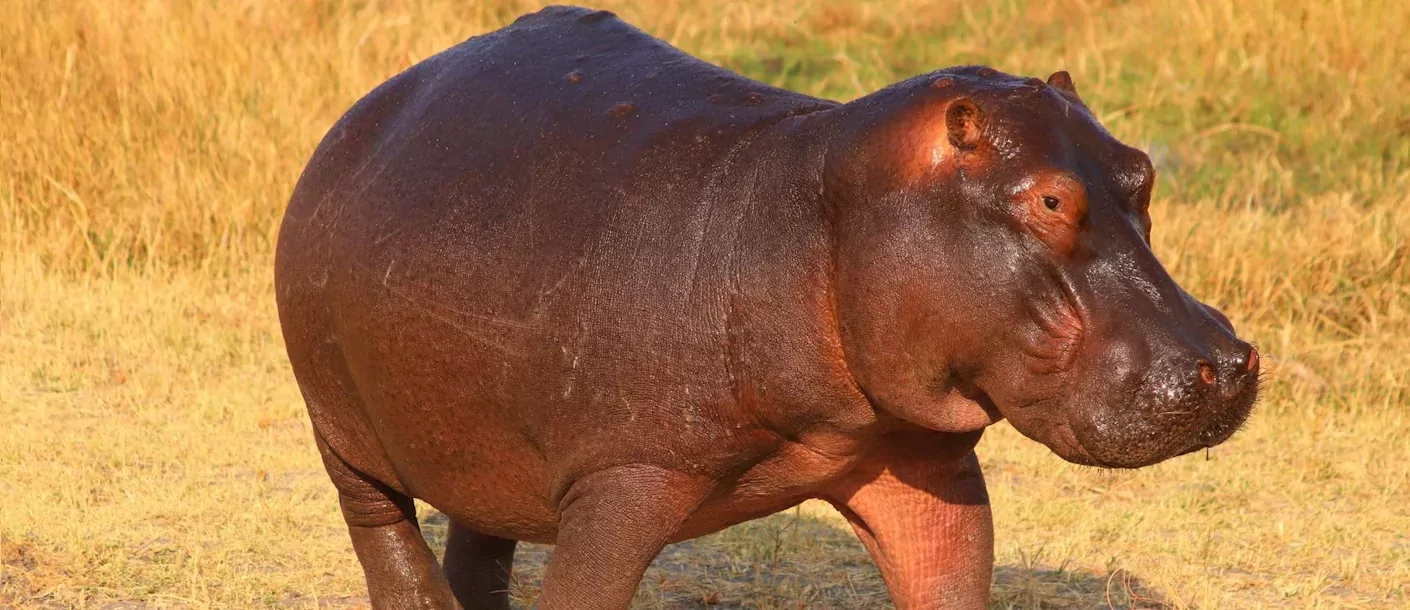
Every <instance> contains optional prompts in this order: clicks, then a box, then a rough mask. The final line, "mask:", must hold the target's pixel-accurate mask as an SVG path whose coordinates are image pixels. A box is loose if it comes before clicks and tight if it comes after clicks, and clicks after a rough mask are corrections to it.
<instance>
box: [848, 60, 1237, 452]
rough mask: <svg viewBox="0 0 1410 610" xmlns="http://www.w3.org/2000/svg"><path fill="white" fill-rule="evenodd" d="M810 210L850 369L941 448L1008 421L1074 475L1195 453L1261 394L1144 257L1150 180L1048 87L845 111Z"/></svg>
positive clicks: (977, 88) (920, 88)
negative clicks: (951, 435) (1076, 469)
mask: <svg viewBox="0 0 1410 610" xmlns="http://www.w3.org/2000/svg"><path fill="white" fill-rule="evenodd" d="M833 121H835V122H833V123H832V125H833V130H832V131H831V132H830V133H832V134H833V136H832V138H831V140H830V141H829V143H828V152H827V159H826V163H825V169H824V186H823V191H824V198H825V200H826V203H827V210H828V213H829V214H830V219H831V221H832V226H833V233H834V235H833V237H834V242H835V243H834V247H835V257H836V268H835V274H836V282H837V284H836V290H837V292H836V299H837V316H838V324H839V327H840V333H841V337H842V348H843V353H844V354H845V358H846V360H847V365H848V367H849V368H850V369H851V371H852V374H853V376H854V377H855V379H856V380H857V383H858V385H859V386H860V387H861V389H862V390H863V392H864V393H865V394H866V395H867V397H868V398H869V399H870V400H871V401H872V402H873V404H875V405H876V406H877V407H878V408H880V409H882V410H884V411H887V412H890V413H891V414H893V415H895V416H898V417H900V418H902V419H906V420H909V421H911V422H913V423H916V424H919V425H922V426H925V427H928V428H931V429H937V430H952V431H965V430H973V429H977V428H980V427H983V426H984V425H988V424H990V423H993V422H995V421H998V420H999V419H1001V418H1008V419H1009V420H1010V422H1011V423H1012V424H1013V426H1014V427H1015V428H1017V429H1018V430H1019V431H1020V432H1021V433H1023V434H1024V435H1025V436H1028V437H1030V438H1032V439H1034V440H1037V441H1039V442H1042V443H1043V444H1045V445H1047V446H1048V447H1049V448H1051V449H1052V450H1053V451H1054V452H1055V453H1057V454H1058V455H1059V456H1061V457H1063V458H1065V459H1067V460H1069V461H1072V462H1076V463H1080V464H1089V465H1098V466H1106V467H1123V468H1134V467H1139V466H1144V465H1148V464H1153V463H1156V462H1159V461H1161V460H1164V459H1167V458H1170V457H1173V456H1176V455H1180V454H1183V453H1188V452H1190V451H1194V450H1196V449H1200V448H1205V447H1211V446H1213V445H1216V444H1218V443H1221V442H1223V441H1224V440H1225V439H1227V438H1228V437H1229V436H1230V435H1231V434H1233V432H1234V431H1235V430H1236V429H1238V428H1239V426H1241V425H1242V424H1243V422H1244V421H1245V419H1246V418H1247V417H1248V415H1249V412H1250V410H1251V409H1252V408H1253V403H1254V400H1255V397H1256V396H1257V393H1258V373H1259V362H1258V353H1257V351H1255V350H1254V348H1253V347H1252V346H1250V345H1249V343H1247V342H1245V341H1242V340H1240V339H1239V338H1238V337H1236V336H1235V334H1234V329H1233V327H1232V325H1231V324H1230V323H1229V320H1228V319H1227V318H1226V317H1225V316H1224V315H1223V314H1221V313H1220V312H1219V311H1217V310H1215V309H1214V308H1212V307H1210V306H1208V305H1205V304H1203V303H1200V302H1199V301H1197V300H1195V298H1194V297H1192V296H1190V295H1189V294H1188V293H1186V292H1185V291H1184V290H1183V289H1181V288H1180V286H1178V285H1177V284H1176V283H1175V281H1174V280H1173V279H1171V277H1170V275H1169V274H1168V273H1167V272H1166V271H1165V269H1164V268H1163V267H1162V266H1161V264H1160V262H1159V261H1157V260H1156V258H1155V255H1154V254H1153V253H1152V252H1151V247H1150V232H1151V218H1150V214H1149V213H1148V209H1147V208H1148V206H1149V205H1150V199H1151V189H1152V187H1153V185H1154V182H1155V171H1154V168H1153V166H1152V164H1151V161H1150V158H1149V157H1147V156H1146V155H1145V153H1143V152H1141V151H1140V150H1137V149H1135V148H1132V147H1130V146H1127V145H1125V144H1122V143H1121V142H1119V141H1117V139H1116V138H1115V137H1113V136H1112V135H1111V134H1110V133H1108V132H1107V131H1106V130H1105V129H1104V128H1103V127H1102V125H1101V124H1100V123H1099V122H1098V121H1097V120H1096V118H1094V117H1093V115H1092V113H1091V112H1090V111H1089V110H1088V109H1087V107H1086V106H1085V105H1084V104H1083V103H1082V101H1081V100H1080V99H1079V98H1078V97H1077V93H1076V89H1075V87H1074V86H1073V85H1072V81H1071V79H1070V78H1069V77H1068V75H1067V74H1066V73H1065V72H1059V73H1057V74H1054V75H1053V76H1051V77H1050V78H1049V79H1048V80H1047V81H1043V80H1041V79H1037V78H1030V79H1023V78H1019V77H1014V76H1009V75H1006V74H1002V73H999V72H997V71H995V70H993V69H990V68H978V67H963V68H955V69H950V70H944V71H940V72H936V73H931V74H928V75H925V76H922V77H917V78H915V79H911V80H908V81H905V82H902V83H899V84H897V85H894V86H892V87H888V88H886V89H883V90H881V91H878V92H877V93H875V94H872V95H869V96H866V97H864V98H861V99H858V100H856V101H854V102H852V103H849V104H846V105H844V106H843V107H841V108H840V109H839V110H838V112H837V113H836V115H835V118H834V119H833Z"/></svg>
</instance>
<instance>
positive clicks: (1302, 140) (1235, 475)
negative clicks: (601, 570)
mask: <svg viewBox="0 0 1410 610" xmlns="http://www.w3.org/2000/svg"><path fill="white" fill-rule="evenodd" d="M0 5H3V6H0V14H5V15H22V16H23V18H20V19H15V18H7V19H3V20H0V561H3V564H0V565H3V570H4V572H3V574H0V607H5V606H6V605H7V604H9V605H18V606H21V607H30V606H33V607H101V606H102V604H104V603H107V602H109V601H112V600H139V601H142V602H144V603H146V604H148V605H151V606H154V607H162V606H179V607H219V608H245V607H251V606H269V605H278V604H285V605H295V606H297V605H308V604H312V603H314V599H315V597H317V598H319V599H322V600H324V601H327V600H328V599H332V600H334V601H347V600H349V599H351V600H353V601H352V602H351V603H355V602H356V598H357V597H358V596H360V595H362V583H361V578H360V572H359V570H358V568H357V566H356V564H355V562H354V559H353V555H352V553H351V550H350V548H349V546H348V543H347V541H346V535H345V533H344V531H343V528H342V524H341V522H340V520H339V518H338V515H337V508H336V502H335V500H334V499H333V493H332V488H331V486H330V485H329V484H328V483H327V482H326V479H325V478H324V477H323V475H322V473H321V471H320V467H319V464H318V460H317V455H316V452H315V451H314V449H313V447H312V443H311V442H310V441H311V438H310V434H309V431H308V429H307V424H306V422H305V419H304V415H303V411H302V405H301V403H300V401H299V398H298V392H297V388H296V387H295V386H294V384H293V382H292V376H291V374H290V373H289V371H288V367H287V363H286V362H285V359H284V356H283V352H282V347H281V345H280V342H279V339H278V328H277V322H276V318H275V315H274V306H273V299H272V296H271V294H270V277H269V276H270V267H271V264H270V263H271V245H272V243H273V240H274V237H275V234H276V230H277V225H278V219H279V214H280V212H281V211H282V208H283V206H284V204H285V202H286V201H287V198H288V195H289V192H290V190H291V189H292V185H293V183H294V181H295V180H296V179H297V177H298V174H299V171H300V170H301V168H302V166H303V164H304V162H305V161H306V159H307V156H308V154H309V153H310V152H311V150H312V148H313V146H314V145H315V144H316V143H317V141H318V139H319V137H321V135H322V133H323V131H324V130H326V129H327V128H328V126H329V125H330V124H331V123H332V122H333V121H334V120H335V119H336V118H337V116H338V115H339V114H340V113H341V112H342V110H343V109H345V108H346V107H347V106H348V105H350V104H351V103H352V102H353V101H354V100H356V99H357V98H358V97H359V96H361V95H362V94H363V93H364V92H366V91H367V90H368V89H370V88H371V87H373V86H374V85H376V84H377V83H378V82H380V81H381V80H383V79H385V78H386V77H387V76H390V75H391V74H393V73H395V72H397V71H399V70H401V69H403V68H405V67H407V66H409V65H410V64H411V63H414V62H415V61H418V60H419V59H421V58H424V57H426V56H428V55H430V54H432V53H434V52H436V51H439V50H440V49H443V48H445V47H446V46H449V45H451V44H454V43H456V42H458V41H460V40H462V39H464V38H466V37H468V36H471V35H473V34H476V33H480V32H484V31H486V30H488V29H492V28H493V27H496V26H498V25H500V24H503V23H505V22H507V21H509V20H511V19H513V18H514V17H515V16H517V15H519V14H521V13H523V12H526V11H529V10H532V9H533V8H535V6H536V5H533V4H532V3H517V2H509V1H503V0H493V1H490V2H464V1H452V0H409V1H405V2H390V1H382V2H377V1H370V0H369V1H362V2H351V1H350V2H331V1H320V0H314V1H309V0H300V1H298V2H293V1H290V2H274V1H270V0H243V1H236V2H197V1H192V0H188V1H178V0H149V1H144V2H130V3H114V2H104V1H99V0H71V1H68V2H56V1H54V2H51V1H43V0H5V1H3V2H0ZM600 6H603V7H605V8H611V9H614V10H617V12H619V13H620V14H621V15H623V16H624V17H626V18H628V19H629V20H630V21H632V22H633V23H635V24H637V25H639V26H641V27H643V28H644V29H646V30H647V31H649V32H651V33H653V34H656V35H658V36H661V37H663V38H666V39H668V40H669V41H671V42H672V43H674V44H676V45H678V46H680V47H682V48H684V49H686V50H687V51H690V52H692V53H695V54H697V55H700V56H702V57H704V58H706V59H708V60H711V61H715V62H717V63H720V64H723V65H726V66H729V67H731V68H733V69H736V70H739V71H742V72H744V73H745V74H747V75H749V76H752V77H754V78H758V79H760V80H763V81H766V82H769V83H773V84H777V85H781V86H787V87H791V88H794V89H797V90H800V91H804V92H807V93H811V94H814V95H822V96H827V97H832V98H836V99H842V100H845V99H850V98H853V97H856V96H858V95H862V94H864V93H866V92H869V91H871V90H874V89H876V88H879V87H881V86H884V85H886V84H889V83H891V82H894V81H896V80H899V79H901V78H904V77H907V76H911V75H913V74H916V73H920V72H924V71H928V70H931V69H935V68H938V67H945V66H950V65H955V64H962V63H985V64H989V65H993V66H995V67H998V68H1000V69H1003V70H1005V71H1009V72H1014V73H1021V74H1034V75H1039V76H1045V75H1046V74H1047V73H1049V72H1051V71H1054V70H1058V69H1067V70H1070V71H1071V72H1072V73H1073V75H1074V77H1075V79H1076V82H1077V86H1078V88H1079V90H1080V91H1081V92H1082V95H1083V97H1084V98H1085V99H1086V100H1087V101H1088V103H1089V104H1090V105H1091V106H1092V107H1093V108H1094V109H1095V110H1096V111H1097V113H1098V114H1099V115H1100V116H1102V117H1103V119H1104V120H1105V122H1106V124H1107V125H1108V126H1109V128H1110V129H1111V130H1112V131H1113V132H1114V133H1116V134H1117V135H1118V136H1119V137H1121V138H1123V139H1124V140H1126V141H1128V142H1131V143H1134V144H1138V145H1140V146H1142V147H1144V148H1146V149H1147V150H1149V151H1150V152H1151V153H1152V155H1153V156H1154V157H1155V158H1156V160H1157V163H1158V166H1159V169H1160V172H1161V182H1160V186H1159V189H1158V191H1157V201H1156V203H1155V207H1154V216H1155V227H1156V230H1155V245H1156V249H1157V251H1158V254H1160V255H1161V257H1162V258H1163V260H1165V262H1166V263H1167V266H1169V267H1170V268H1171V270H1172V271H1173V273H1174V274H1175V275H1176V276H1177V277H1178V278H1179V279H1180V280H1181V282H1182V284H1183V285H1184V286H1185V287H1186V288H1187V289H1188V290H1189V291H1190V292H1192V293H1193V294H1195V295H1197V296H1199V297H1201V298H1203V299H1205V300H1207V301H1209V302H1211V303H1213V304H1216V305H1218V306H1220V307H1221V308H1223V309H1224V310H1225V311H1227V312H1229V313H1230V314H1231V317H1232V318H1233V319H1234V322H1235V323H1236V324H1237V325H1238V326H1239V327H1240V329H1241V331H1242V333H1243V334H1246V335H1248V336H1251V337H1253V338H1254V339H1256V340H1257V341H1258V342H1259V344H1260V346H1261V348H1262V351H1263V353H1264V354H1265V355H1266V357H1267V362H1268V363H1269V369H1270V371H1271V376H1270V381H1269V384H1268V386H1267V392H1266V396H1267V399H1266V400H1265V401H1264V402H1263V403H1262V405H1261V408H1260V411H1259V413H1257V414H1256V415H1255V418H1254V420H1253V422H1252V423H1251V424H1250V425H1249V427H1248V428H1247V429H1246V430H1245V431H1243V432H1242V433H1240V435H1238V436H1236V437H1235V438H1234V439H1233V440H1232V441H1231V442H1229V443H1228V444H1226V445H1223V446H1221V447H1219V448H1216V449H1215V450H1214V451H1213V452H1212V454H1211V455H1210V456H1209V457H1210V459H1209V460H1208V461H1206V460H1205V457H1204V456H1201V455H1193V456H1188V457H1185V458H1182V459H1179V460H1175V461H1174V462H1172V463H1168V464H1163V465H1160V466H1157V467H1155V468H1151V469H1148V470H1143V471H1139V472H1135V473H1106V472H1099V471H1093V470H1089V469H1080V468H1076V467H1072V466H1069V465H1066V464H1064V463H1062V462H1061V461H1060V460H1058V459H1057V458H1055V457H1053V456H1052V455H1051V454H1050V453H1049V452H1048V451H1047V450H1046V449H1045V448H1043V447H1042V446H1040V445H1037V444H1035V443H1032V442H1030V441H1027V440H1024V439H1022V438H1020V437H1019V436H1018V435H1017V434H1016V433H1014V432H1013V431H1012V430H1011V429H1009V428H1007V427H1006V426H1002V425H1001V426H999V427H998V428H996V429H995V430H994V431H993V432H992V433H991V434H989V435H988V437H987V438H986V439H985V441H984V443H983V445H982V447H981V455H982V457H983V459H984V462H985V467H986V470H987V475H988V478H989V480H990V482H991V491H992V495H993V497H994V503H995V513H996V521H997V530H998V532H997V539H998V542H997V545H998V554H999V564H1000V570H999V577H998V582H997V583H996V588H995V591H996V597H995V602H994V604H995V605H996V606H997V607H1010V606H1012V607H1023V608H1029V607H1060V608H1061V607H1073V608H1090V607H1094V606H1097V607H1104V606H1105V605H1106V604H1107V600H1108V599H1109V598H1108V595H1109V594H1110V595H1111V597H1110V599H1111V601H1112V603H1113V604H1114V605H1116V606H1118V607H1124V606H1130V605H1134V606H1138V607H1149V606H1152V605H1162V604H1164V605H1170V606H1174V607H1202V608H1231V607H1233V608H1237V607H1260V606H1261V607H1269V606H1277V607H1282V606H1292V607H1343V606H1345V607H1364V608H1389V607H1400V606H1405V605H1410V588H1407V584H1406V583H1408V582H1410V567H1408V566H1410V511H1407V510H1406V508H1405V507H1406V506H1410V480H1408V477H1410V474H1407V472H1410V470H1407V468H1406V464H1410V422H1407V421H1406V419H1407V412H1410V409H1407V402H1410V393H1408V392H1407V388H1410V253H1408V252H1407V244H1406V241H1407V237H1408V236H1410V195H1407V193H1410V101H1407V100H1410V70H1407V69H1406V64H1405V61H1406V59H1405V58H1407V57H1410V37H1406V36H1404V27H1403V26H1404V25H1405V24H1406V23H1410V6H1407V5H1405V4H1403V3H1392V2H1373V1H1367V2H1354V1H1342V2H1312V1H1311V0H1282V1H1278V2H1273V1H1272V0H1262V1H1254V2H1236V1H1234V0H1214V1H1212V2H1193V1H1177V0H1165V1H1134V0H1133V1H1128V2H1101V1H1097V0H1088V1H1082V0H1053V1H1043V0H1032V1H1029V2H1020V1H1017V0H999V1H996V2H989V3H974V2H947V1H930V2H923V1H920V0H898V1H895V2H883V1H881V0H849V1H836V2H818V1H814V2H783V1H780V0H765V1H762V2H752V3H744V2H730V3H725V2H702V3H686V2H672V1H661V2H653V3H632V4H628V3H625V2H603V3H600ZM813 517H816V518H817V519H820V521H814V520H813ZM800 520H801V521H800ZM829 524H831V525H835V524H836V521H835V519H834V517H832V516H830V515H829V514H828V513H827V512H826V511H824V510H821V509H818V508H817V507H813V506H809V507H806V509H805V510H804V511H803V512H802V513H800V515H799V516H790V515H783V516H780V517H776V518H774V519H771V520H768V521H766V522H763V523H761V524H757V525H754V526H750V527H749V528H743V529H738V530H733V531H731V532H726V533H724V534H721V535H719V536H717V537H714V538H711V539H709V540H707V541H704V542H702V543H700V544H699V545H698V546H696V547H692V549H688V550H683V551H679V552H677V553H676V554H674V555H672V556H671V560H670V561H671V562H674V563H671V562H667V563H666V564H663V567H662V568H660V569H658V571H657V572H653V576H649V577H648V578H647V580H646V582H645V585H644V590H643V594H642V596H641V599H640V602H641V604H642V605H643V607H655V606H656V605H659V604H661V603H666V602H665V601H662V600H670V599H675V598H680V599H695V600H703V599H709V598H710V596H711V595H713V594H714V593H720V594H721V596H722V597H721V599H722V600H723V601H724V602H726V603H742V604H745V605H747V606H749V607H764V608H772V607H796V606H797V604H798V603H799V602H802V603H805V604H812V605H821V604H830V605H833V606H836V607H873V606H874V605H875V604H876V603H877V599H878V598H877V597H876V595H878V592H877V589H876V586H877V583H876V577H875V573H874V572H873V571H872V569H871V568H870V567H869V566H868V565H867V564H866V562H865V561H864V559H859V558H861V557H862V555H860V553H861V551H860V550H859V548H858V547H856V546H855V545H854V544H851V543H848V542H847V541H848V540H849V538H847V535H846V532H845V531H842V532H841V537H839V538H832V537H828V536H823V535H822V534H818V532H820V531H824V530H826V531H832V530H831V525H829ZM810 528H811V529H810ZM817 528H823V529H821V530H820V529H817ZM435 531H436V526H435V524H434V523H432V524H431V525H429V526H428V532H430V533H431V534H433V535H434V534H435ZM796 531H807V532H810V533H809V534H808V535H807V536H797V535H794V534H793V533H792V532H796ZM691 553H694V554H691ZM536 556H537V555H535V554H533V553H526V557H528V558H529V562H528V563H527V564H526V565H527V566H528V567H526V569H525V574H526V575H527V576H526V578H527V579H528V580H526V581H525V582H524V583H521V584H522V586H521V592H523V593H524V594H525V595H530V596H531V595H532V591H533V586H534V583H533V581H532V574H533V573H534V570H533V568H532V560H533V558H534V557H536ZM839 583H841V584H839ZM1128 585H1129V586H1130V588H1131V591H1130V592H1128V591H1127V586H1128ZM810 587H811V588H810ZM1145 598H1149V599H1153V600H1155V601H1140V599H1145ZM1133 600H1135V601H1133Z"/></svg>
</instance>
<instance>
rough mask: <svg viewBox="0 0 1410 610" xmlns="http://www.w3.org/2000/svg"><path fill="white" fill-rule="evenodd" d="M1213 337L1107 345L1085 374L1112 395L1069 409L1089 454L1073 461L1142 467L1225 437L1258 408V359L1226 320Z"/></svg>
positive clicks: (1075, 431) (1094, 385)
mask: <svg viewBox="0 0 1410 610" xmlns="http://www.w3.org/2000/svg"><path fill="white" fill-rule="evenodd" d="M1211 334H1212V335H1214V336H1213V337H1209V338H1207V339H1206V340H1205V341H1201V342H1199V343H1194V342H1180V343H1181V344H1180V345H1160V344H1158V343H1157V344H1156V345H1151V344H1150V343H1151V342H1145V343H1146V344H1145V345H1138V346H1132V345H1130V344H1129V343H1128V344H1126V345H1124V346H1123V345H1120V344H1118V345H1113V346H1109V347H1108V349H1107V350H1106V352H1107V353H1106V354H1105V357H1104V358H1103V359H1102V360H1103V361H1102V362H1100V363H1099V364H1097V366H1096V367H1094V370H1091V371H1090V372H1089V375H1088V376H1089V377H1090V378H1091V379H1089V387H1091V388H1093V389H1092V391H1093V392H1094V393H1096V394H1098V395H1099V396H1100V394H1102V393H1105V394H1107V395H1108V396H1106V397H1101V398H1097V399H1095V400H1088V401H1084V402H1083V403H1080V404H1079V405H1078V406H1075V407H1074V408H1073V409H1072V410H1071V411H1070V412H1069V414H1068V416H1069V422H1070V425H1071V428H1072V433H1073V436H1074V437H1075V440H1076V441H1077V444H1078V445H1079V446H1080V451H1081V452H1082V453H1085V454H1086V455H1082V456H1077V459H1076V461H1081V462H1088V463H1091V464H1093V465H1098V466H1106V467H1113V468H1137V467H1141V466H1147V465H1150V464H1154V463H1156V462H1160V461H1163V460H1165V459H1168V458H1171V457H1175V456H1178V455H1183V454H1185V453H1189V452H1192V451H1196V450H1199V449H1204V448H1207V447H1213V446H1215V445H1218V444H1220V443H1222V442H1224V441H1225V440H1228V438H1229V437H1230V436H1232V435H1233V433H1234V432H1235V431H1237V430H1238V429H1239V428H1240V427H1241V426H1242V425H1243V423H1244V422H1245V421H1246V420H1247V419H1248V416H1249V414H1250V412H1251V411H1252V409H1253V404H1254V402H1255V399H1256V397H1257V393H1258V375H1259V370H1260V362H1259V360H1260V359H1259V356H1258V350H1257V349H1256V348H1255V347H1253V346H1252V345H1250V344H1249V343H1248V342H1246V341H1243V340H1241V339H1238V338H1236V337H1234V336H1233V335H1232V332H1230V331H1229V327H1228V326H1226V325H1225V324H1224V323H1221V324H1220V325H1219V327H1218V331H1217V332H1215V333H1211ZM1101 386H1105V389H1106V391H1105V392H1102V390H1101V389H1099V388H1100V387H1101Z"/></svg>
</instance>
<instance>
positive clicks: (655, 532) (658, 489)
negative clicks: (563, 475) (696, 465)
mask: <svg viewBox="0 0 1410 610" xmlns="http://www.w3.org/2000/svg"><path fill="white" fill-rule="evenodd" d="M714 487H715V482H714V481H711V480H708V479H706V478H703V477H697V476H692V475H686V474H682V473H678V472H674V471H670V470H666V469H662V468H658V467H655V466H645V465H632V466H621V467H616V468H611V469H608V470H604V471H600V472H596V473H593V474H591V475H588V476H586V477H583V478H582V479H579V480H578V481H577V482H576V483H574V484H573V485H572V487H571V488H569V490H568V492H567V493H566V494H565V495H564V497H563V500H562V501H561V502H560V509H559V520H558V538H557V540H556V542H555V544H556V545H557V546H556V548H555V549H554V551H553V558H552V559H550V560H549V562H548V570H547V572H546V573H545V574H544V580H543V595H542V597H540V598H539V608H540V609H541V610H621V609H624V608H626V607H627V605H628V604H630V603H631V600H632V596H633V595H634V594H635V593H636V589H637V584H638V583H640V581H641V576H642V574H643V573H645V572H646V568H647V566H649V565H650V564H651V560H652V559H655V558H656V555H657V554H658V553H660V552H661V549H662V547H664V546H666V542H667V541H669V540H670V538H671V536H672V535H673V534H674V533H675V532H676V530H677V529H679V528H680V525H681V523H682V522H684V521H685V519H686V518H687V517H688V516H689V515H690V514H691V513H692V512H694V510H695V509H696V507H698V506H699V505H700V503H701V501H703V500H704V499H705V497H706V496H707V495H709V493H710V491H711V490H712V489H714Z"/></svg>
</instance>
